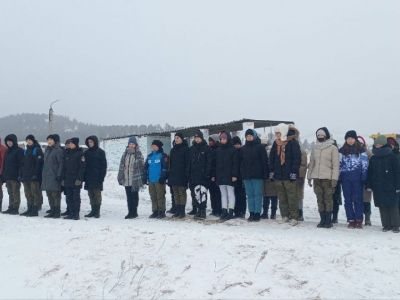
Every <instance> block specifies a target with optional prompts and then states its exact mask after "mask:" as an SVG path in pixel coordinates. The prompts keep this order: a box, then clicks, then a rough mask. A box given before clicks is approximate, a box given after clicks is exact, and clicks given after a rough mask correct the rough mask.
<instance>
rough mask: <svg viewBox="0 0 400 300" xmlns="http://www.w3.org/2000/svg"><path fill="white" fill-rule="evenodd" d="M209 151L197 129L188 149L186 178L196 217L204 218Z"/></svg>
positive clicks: (209, 163) (209, 170) (208, 177)
mask: <svg viewBox="0 0 400 300" xmlns="http://www.w3.org/2000/svg"><path fill="white" fill-rule="evenodd" d="M211 162H212V158H211V153H210V149H209V147H208V145H207V143H206V141H205V140H204V136H203V133H202V132H201V131H200V130H198V131H197V132H196V133H195V135H194V143H193V145H192V147H190V150H189V167H188V179H189V186H190V190H191V194H192V198H193V199H195V203H194V213H195V218H196V219H206V209H207V199H208V197H207V189H208V187H209V184H210V182H211V176H210V174H211Z"/></svg>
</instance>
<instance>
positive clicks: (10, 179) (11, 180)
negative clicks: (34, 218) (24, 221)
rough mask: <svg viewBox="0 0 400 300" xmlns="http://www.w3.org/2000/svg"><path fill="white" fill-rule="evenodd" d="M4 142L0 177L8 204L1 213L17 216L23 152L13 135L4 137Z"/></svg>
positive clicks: (19, 202)
mask: <svg viewBox="0 0 400 300" xmlns="http://www.w3.org/2000/svg"><path fill="white" fill-rule="evenodd" d="M4 142H5V143H6V145H7V152H6V154H5V159H4V167H3V173H2V174H1V177H2V180H4V181H5V182H6V187H7V192H8V196H9V203H8V209H7V210H6V211H5V212H3V213H5V214H10V215H18V214H19V206H20V204H21V191H20V190H21V168H22V159H23V156H24V150H22V149H21V148H20V147H18V139H17V136H16V135H15V134H10V135H8V136H6V138H5V139H4Z"/></svg>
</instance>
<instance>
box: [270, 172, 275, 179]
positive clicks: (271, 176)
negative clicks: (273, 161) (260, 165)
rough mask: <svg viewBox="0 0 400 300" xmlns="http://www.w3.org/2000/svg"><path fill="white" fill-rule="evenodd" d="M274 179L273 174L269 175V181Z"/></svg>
mask: <svg viewBox="0 0 400 300" xmlns="http://www.w3.org/2000/svg"><path fill="white" fill-rule="evenodd" d="M274 177H275V173H274V172H271V173H269V180H272V181H274Z"/></svg>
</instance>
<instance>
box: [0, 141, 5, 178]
mask: <svg viewBox="0 0 400 300" xmlns="http://www.w3.org/2000/svg"><path fill="white" fill-rule="evenodd" d="M6 152H7V147H6V146H5V145H3V144H2V142H1V139H0V184H1V180H2V179H1V175H2V174H3V167H4V159H5V156H6Z"/></svg>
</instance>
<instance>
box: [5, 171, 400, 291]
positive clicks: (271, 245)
mask: <svg viewBox="0 0 400 300" xmlns="http://www.w3.org/2000/svg"><path fill="white" fill-rule="evenodd" d="M82 194H83V204H82V214H83V213H85V212H87V211H88V209H89V205H88V202H89V201H88V197H87V195H86V193H85V192H83V193H82ZM140 201H141V202H140V209H139V213H140V218H139V219H136V220H124V216H125V214H126V210H127V209H126V203H125V197H124V190H123V188H121V187H119V186H118V184H117V182H116V172H115V171H111V172H110V173H109V174H108V177H107V181H106V185H105V192H104V204H103V207H102V218H101V219H98V220H94V219H90V220H85V219H82V220H80V221H68V220H63V219H60V220H48V219H44V218H25V217H19V216H8V215H0V298H29V299H32V298H49V299H59V298H62V299H71V298H80V299H83V298H84V299H103V298H104V299H136V298H137V299H259V298H269V299H277V298H281V299H328V298H330V299H334V298H335V299H361V298H369V299H389V298H391V299H399V298H400V284H399V283H400V236H399V235H396V234H394V233H382V232H381V227H380V222H379V215H378V211H377V210H375V209H374V210H373V223H374V226H372V227H370V228H366V229H365V230H349V229H347V228H346V227H345V224H344V223H345V218H344V214H343V208H342V207H341V218H340V223H341V224H340V225H338V226H335V228H334V229H332V230H325V229H317V228H316V223H317V210H316V207H317V205H316V200H315V197H314V194H313V192H312V190H311V189H309V188H307V191H306V199H305V218H306V222H304V223H302V224H301V225H299V226H298V227H296V228H293V227H291V226H289V225H278V224H277V223H276V222H275V221H271V220H267V221H262V222H260V223H258V224H249V223H247V222H246V221H243V220H234V221H230V222H227V223H224V224H213V223H211V222H209V223H207V224H202V223H199V222H195V221H192V220H186V221H171V220H162V221H159V220H149V219H148V215H149V214H150V210H151V209H150V201H149V197H148V194H147V192H146V191H144V192H143V193H141V199H140ZM7 202H8V201H7V196H6V197H5V203H3V208H4V207H7V204H8V203H7ZM168 202H169V201H168ZM45 203H46V204H45V207H44V210H46V209H47V202H46V201H45ZM25 206H26V202H25V200H23V204H22V208H21V210H22V209H25ZM41 215H43V212H41Z"/></svg>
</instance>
